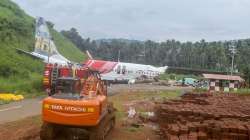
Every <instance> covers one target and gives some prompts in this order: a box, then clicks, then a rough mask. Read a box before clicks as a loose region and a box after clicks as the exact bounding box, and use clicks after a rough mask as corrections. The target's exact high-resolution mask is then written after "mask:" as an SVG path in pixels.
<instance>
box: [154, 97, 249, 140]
mask: <svg viewBox="0 0 250 140" xmlns="http://www.w3.org/2000/svg"><path fill="white" fill-rule="evenodd" d="M156 110H157V111H156V114H157V118H158V122H159V125H160V128H161V132H162V135H163V136H164V138H165V139H166V140H207V139H213V140H249V139H250V96H237V95H235V94H192V93H189V94H184V95H183V96H182V98H181V99H180V100H170V101H166V102H164V103H160V104H158V105H157V107H156Z"/></svg>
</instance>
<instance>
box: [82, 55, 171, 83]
mask: <svg viewBox="0 0 250 140" xmlns="http://www.w3.org/2000/svg"><path fill="white" fill-rule="evenodd" d="M86 54H87V55H88V57H89V59H88V60H87V61H85V62H84V66H86V67H89V68H92V69H95V70H98V71H99V72H100V73H101V78H102V79H103V80H106V81H111V82H119V81H126V82H128V83H134V82H135V81H136V80H139V79H141V80H146V79H154V78H155V77H158V76H159V75H160V74H163V73H165V71H166V70H167V68H168V66H164V67H154V66H151V65H143V64H135V63H124V62H113V61H104V60H94V59H93V57H92V55H91V54H90V53H89V51H86Z"/></svg>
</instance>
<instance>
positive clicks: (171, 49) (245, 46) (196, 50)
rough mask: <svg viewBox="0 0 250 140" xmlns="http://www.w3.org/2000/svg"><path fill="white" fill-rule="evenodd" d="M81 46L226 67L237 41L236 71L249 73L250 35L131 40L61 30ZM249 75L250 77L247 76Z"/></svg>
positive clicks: (109, 55)
mask: <svg viewBox="0 0 250 140" xmlns="http://www.w3.org/2000/svg"><path fill="white" fill-rule="evenodd" d="M62 33H63V34H64V35H65V36H66V37H67V38H69V39H70V40H71V41H72V42H73V43H75V45H76V46H78V47H79V48H80V49H81V50H86V49H88V50H90V51H91V53H92V54H93V55H94V56H95V57H96V58H100V59H104V60H114V61H117V60H118V54H119V51H120V61H123V62H134V63H144V64H151V65H155V66H165V65H167V66H174V67H186V68H195V69H208V70H214V71H224V72H225V71H226V72H229V71H230V69H231V59H232V58H231V54H230V51H229V48H230V46H231V45H235V46H236V49H237V54H236V56H235V68H234V70H235V71H237V70H238V71H239V72H242V73H245V76H246V77H250V72H249V71H250V62H249V60H250V39H245V40H238V41H236V42H235V41H218V42H206V41H205V40H201V41H199V42H179V41H176V40H167V41H164V42H154V41H150V40H148V41H134V40H132V41H129V40H124V39H109V40H107V39H106V40H92V41H91V40H90V39H89V38H88V39H83V38H81V36H80V35H79V34H78V32H77V30H76V29H74V28H73V29H71V30H69V31H62ZM247 79H250V78H247Z"/></svg>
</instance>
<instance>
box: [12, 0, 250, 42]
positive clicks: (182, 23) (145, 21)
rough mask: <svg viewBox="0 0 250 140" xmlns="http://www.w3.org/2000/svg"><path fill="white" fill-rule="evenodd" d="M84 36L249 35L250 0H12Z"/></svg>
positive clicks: (193, 38)
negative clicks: (74, 29)
mask: <svg viewBox="0 0 250 140" xmlns="http://www.w3.org/2000/svg"><path fill="white" fill-rule="evenodd" d="M13 1H15V2H17V3H18V4H19V5H20V6H21V8H23V9H24V10H25V11H26V12H27V13H28V14H30V15H32V16H34V17H36V16H42V17H45V18H46V19H47V20H50V21H52V22H53V23H55V25H56V26H55V27H56V29H58V30H63V29H64V30H67V29H70V28H71V27H75V28H77V29H78V30H79V32H80V34H81V35H83V36H84V37H90V38H94V39H99V38H127V39H137V40H147V39H151V40H155V41H164V40H166V39H177V40H180V41H187V40H189V41H197V40H201V39H206V40H208V41H214V40H231V39H237V38H241V39H243V38H250V8H249V7H250V0H13Z"/></svg>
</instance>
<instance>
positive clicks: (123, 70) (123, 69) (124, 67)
mask: <svg viewBox="0 0 250 140" xmlns="http://www.w3.org/2000/svg"><path fill="white" fill-rule="evenodd" d="M125 73H126V66H123V67H122V74H125Z"/></svg>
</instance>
